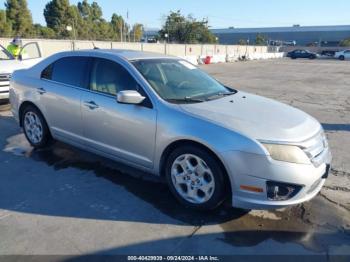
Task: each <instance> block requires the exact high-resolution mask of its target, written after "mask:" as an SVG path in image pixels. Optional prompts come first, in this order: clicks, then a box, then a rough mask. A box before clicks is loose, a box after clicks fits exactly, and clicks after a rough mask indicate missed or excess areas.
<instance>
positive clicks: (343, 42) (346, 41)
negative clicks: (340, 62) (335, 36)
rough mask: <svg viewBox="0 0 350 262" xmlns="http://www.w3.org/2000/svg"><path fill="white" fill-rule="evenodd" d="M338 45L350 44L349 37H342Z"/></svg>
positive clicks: (346, 45) (345, 45)
mask: <svg viewBox="0 0 350 262" xmlns="http://www.w3.org/2000/svg"><path fill="white" fill-rule="evenodd" d="M339 45H340V46H343V47H348V46H350V38H347V39H344V40H342V41H341V42H340V43H339Z"/></svg>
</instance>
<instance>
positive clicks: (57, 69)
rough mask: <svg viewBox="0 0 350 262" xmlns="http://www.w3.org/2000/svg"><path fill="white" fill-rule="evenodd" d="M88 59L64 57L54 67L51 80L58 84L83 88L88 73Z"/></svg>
mask: <svg viewBox="0 0 350 262" xmlns="http://www.w3.org/2000/svg"><path fill="white" fill-rule="evenodd" d="M87 62H88V58H87V57H79V56H72V57H64V58H61V59H59V60H57V61H56V62H55V63H54V65H53V70H52V77H51V79H52V80H53V81H56V82H60V83H64V84H68V85H72V86H77V87H83V82H84V77H85V73H86V67H87Z"/></svg>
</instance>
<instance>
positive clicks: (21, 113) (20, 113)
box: [18, 101, 47, 127]
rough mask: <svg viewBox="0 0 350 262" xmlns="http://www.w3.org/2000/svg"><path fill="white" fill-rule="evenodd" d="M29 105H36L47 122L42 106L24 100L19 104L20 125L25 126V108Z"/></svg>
mask: <svg viewBox="0 0 350 262" xmlns="http://www.w3.org/2000/svg"><path fill="white" fill-rule="evenodd" d="M28 106H33V107H35V108H36V109H37V110H38V111H39V112H40V113H41V115H42V116H43V118H44V120H45V122H46V123H47V121H46V118H45V116H44V114H43V112H42V111H41V110H40V108H39V107H38V106H37V105H35V104H34V103H33V102H31V101H23V102H22V104H21V105H20V106H19V109H18V118H19V125H20V127H23V113H24V110H25V108H26V107H28Z"/></svg>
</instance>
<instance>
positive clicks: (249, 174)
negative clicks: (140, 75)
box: [222, 148, 332, 209]
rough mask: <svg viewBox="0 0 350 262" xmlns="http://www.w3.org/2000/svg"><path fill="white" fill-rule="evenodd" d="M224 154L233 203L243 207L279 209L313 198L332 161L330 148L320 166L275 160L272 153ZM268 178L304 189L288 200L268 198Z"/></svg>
mask: <svg viewBox="0 0 350 262" xmlns="http://www.w3.org/2000/svg"><path fill="white" fill-rule="evenodd" d="M222 157H223V159H224V164H225V166H226V168H227V170H228V173H229V176H230V182H231V189H232V205H233V206H234V207H238V208H244V209H277V208H282V207H286V206H290V205H296V204H300V203H302V202H305V201H308V200H310V199H312V198H313V197H315V196H316V195H317V194H318V192H319V191H320V190H321V188H322V186H323V185H324V183H325V181H326V177H327V176H328V174H326V173H327V172H328V171H329V169H330V168H329V167H330V163H331V160H332V156H331V153H330V151H329V148H326V149H325V150H324V152H323V153H322V164H320V165H319V166H318V167H315V166H314V165H312V164H310V165H301V164H293V163H287V162H281V161H276V160H273V159H271V158H270V157H269V156H264V155H257V154H251V153H245V152H240V151H229V152H225V153H222ZM268 181H273V182H280V183H288V184H294V185H300V186H302V188H301V190H300V191H299V192H298V193H297V194H296V195H295V196H293V197H292V198H290V199H288V200H283V201H275V200H269V199H268V197H267V185H266V184H267V182H268ZM242 185H244V186H248V187H255V188H261V189H262V192H252V191H247V190H244V189H242V188H241V186H242Z"/></svg>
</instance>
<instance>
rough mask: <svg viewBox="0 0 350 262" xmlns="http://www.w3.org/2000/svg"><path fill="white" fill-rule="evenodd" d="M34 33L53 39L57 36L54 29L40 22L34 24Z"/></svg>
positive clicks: (39, 36)
mask: <svg viewBox="0 0 350 262" xmlns="http://www.w3.org/2000/svg"><path fill="white" fill-rule="evenodd" d="M34 35H35V36H36V37H38V38H46V39H53V38H55V37H56V33H55V31H54V30H53V29H51V28H48V27H46V26H42V25H40V24H35V25H34Z"/></svg>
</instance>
